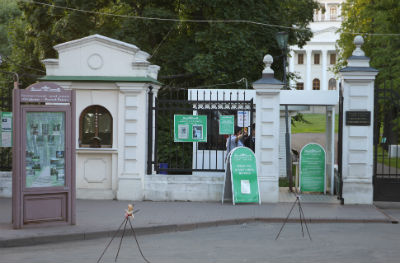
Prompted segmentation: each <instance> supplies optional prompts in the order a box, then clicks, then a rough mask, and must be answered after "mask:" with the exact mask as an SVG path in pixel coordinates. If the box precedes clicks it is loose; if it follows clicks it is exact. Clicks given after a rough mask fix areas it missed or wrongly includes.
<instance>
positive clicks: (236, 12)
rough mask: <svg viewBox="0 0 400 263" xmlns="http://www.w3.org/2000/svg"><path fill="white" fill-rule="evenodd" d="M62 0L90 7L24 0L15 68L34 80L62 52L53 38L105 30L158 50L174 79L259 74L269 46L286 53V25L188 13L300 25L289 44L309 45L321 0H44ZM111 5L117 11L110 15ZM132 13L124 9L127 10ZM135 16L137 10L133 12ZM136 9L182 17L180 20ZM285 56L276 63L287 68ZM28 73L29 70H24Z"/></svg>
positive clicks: (16, 25) (14, 28)
mask: <svg viewBox="0 0 400 263" xmlns="http://www.w3.org/2000/svg"><path fill="white" fill-rule="evenodd" d="M41 2H43V3H48V4H51V5H55V6H63V7H68V8H71V9H80V10H86V11H88V12H86V13H85V12H78V11H74V10H71V9H69V10H66V9H62V8H55V7H51V6H44V5H37V4H33V3H28V2H19V3H18V6H19V8H20V10H21V11H22V15H21V16H20V17H18V19H15V21H14V22H13V24H12V25H11V27H10V28H9V32H10V34H11V44H12V54H11V58H12V60H13V61H14V62H15V63H14V64H10V65H9V67H10V70H13V71H17V72H19V73H20V74H21V75H23V80H24V82H25V85H28V84H29V83H31V82H33V81H35V78H36V77H37V76H36V75H37V74H38V73H40V72H38V71H37V70H36V71H35V70H33V69H29V68H27V67H22V66H21V64H23V65H25V66H29V67H31V68H39V69H41V70H43V65H42V64H41V62H40V61H41V60H42V59H45V58H54V57H56V55H57V54H56V52H55V50H54V49H53V48H52V47H53V46H54V45H56V44H59V43H63V42H66V41H70V40H73V39H78V38H81V37H85V36H87V35H90V34H95V33H96V34H102V35H105V36H108V37H111V38H116V39H119V40H121V41H125V42H128V43H133V44H135V45H137V46H138V47H139V48H140V49H142V50H144V51H146V52H148V53H150V54H151V55H152V57H151V59H150V60H151V62H152V63H154V64H156V65H160V66H161V71H160V76H161V81H162V82H163V83H165V84H167V85H173V86H181V87H193V86H198V85H210V84H215V83H226V82H231V81H235V80H238V79H241V78H243V77H245V78H247V79H248V81H249V83H251V82H253V81H255V80H257V79H258V78H259V77H260V73H261V71H262V68H263V64H262V58H263V56H264V55H265V54H266V53H270V54H272V55H275V56H277V55H279V54H280V53H281V51H280V50H279V48H278V46H277V44H276V40H275V35H276V33H277V32H278V31H283V29H282V28H278V27H266V26H261V25H255V24H249V23H211V22H205V23H193V22H185V20H251V21H255V22H260V23H264V24H273V25H282V26H287V27H291V26H296V27H297V28H299V29H300V30H293V29H287V31H288V32H289V44H290V45H299V46H302V45H304V44H305V43H306V41H307V40H309V39H310V37H311V31H310V30H308V29H307V25H308V24H309V22H310V21H312V17H313V9H315V8H318V6H317V4H316V3H315V1H314V0H264V1H257V0H247V1H239V0H234V1H232V0H218V1H217V0H169V1H167V0H97V1H80V0H41ZM101 13H111V14H113V15H116V16H109V15H104V14H101ZM122 16H125V17H122ZM126 16H131V17H126ZM132 16H142V17H159V18H169V19H171V18H172V19H178V20H180V21H179V22H173V21H157V20H144V19H137V18H133V17H132ZM278 64H281V63H275V65H274V67H275V68H276V69H277V71H278V72H281V71H282V69H281V66H280V65H278ZM24 73H25V74H24Z"/></svg>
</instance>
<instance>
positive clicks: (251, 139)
mask: <svg viewBox="0 0 400 263" xmlns="http://www.w3.org/2000/svg"><path fill="white" fill-rule="evenodd" d="M244 146H246V147H248V148H250V149H251V150H252V151H253V152H256V124H255V123H253V124H252V125H251V135H250V136H248V137H247V138H246V139H245V140H244Z"/></svg>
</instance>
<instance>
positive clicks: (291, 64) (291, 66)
mask: <svg viewBox="0 0 400 263" xmlns="http://www.w3.org/2000/svg"><path fill="white" fill-rule="evenodd" d="M295 56H296V53H295V52H294V51H293V50H292V51H290V58H289V72H291V73H293V72H294V60H295ZM294 85H295V82H294V80H293V79H291V80H290V81H289V87H291V88H292V87H294Z"/></svg>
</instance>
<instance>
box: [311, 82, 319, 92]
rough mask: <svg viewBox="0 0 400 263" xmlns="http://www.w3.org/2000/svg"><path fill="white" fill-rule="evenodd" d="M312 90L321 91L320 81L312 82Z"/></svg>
mask: <svg viewBox="0 0 400 263" xmlns="http://www.w3.org/2000/svg"><path fill="white" fill-rule="evenodd" d="M312 89H313V90H319V79H314V80H313V81H312Z"/></svg>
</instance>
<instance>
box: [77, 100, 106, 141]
mask: <svg viewBox="0 0 400 263" xmlns="http://www.w3.org/2000/svg"><path fill="white" fill-rule="evenodd" d="M79 146H80V147H93V148H111V147H112V117H111V114H110V112H109V111H108V110H107V109H106V108H104V107H101V106H97V105H95V106H89V107H87V108H86V109H85V110H84V111H83V112H82V114H81V116H80V118H79Z"/></svg>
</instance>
